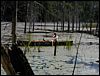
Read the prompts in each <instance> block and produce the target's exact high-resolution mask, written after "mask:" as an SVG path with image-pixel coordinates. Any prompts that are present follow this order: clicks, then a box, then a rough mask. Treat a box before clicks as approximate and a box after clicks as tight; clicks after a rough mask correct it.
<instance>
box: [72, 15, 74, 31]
mask: <svg viewBox="0 0 100 76" xmlns="http://www.w3.org/2000/svg"><path fill="white" fill-rule="evenodd" d="M72 32H74V16H73V17H72Z"/></svg>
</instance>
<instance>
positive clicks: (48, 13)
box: [1, 1, 99, 24]
mask: <svg viewBox="0 0 100 76" xmlns="http://www.w3.org/2000/svg"><path fill="white" fill-rule="evenodd" d="M13 7H14V1H1V21H12V12H13V9H14V8H13ZM98 17H99V1H18V4H17V21H19V22H24V21H25V19H26V18H27V21H30V18H31V19H32V21H35V22H41V21H42V22H55V21H56V22H57V21H58V22H59V21H61V22H62V24H63V22H64V21H65V22H73V21H74V22H76V23H77V22H78V20H80V21H81V22H97V21H98V19H99V18H98Z"/></svg>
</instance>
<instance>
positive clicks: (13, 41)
mask: <svg viewBox="0 0 100 76" xmlns="http://www.w3.org/2000/svg"><path fill="white" fill-rule="evenodd" d="M16 22H17V1H14V9H13V17H12V44H14V43H16Z"/></svg>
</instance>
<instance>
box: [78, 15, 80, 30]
mask: <svg viewBox="0 0 100 76" xmlns="http://www.w3.org/2000/svg"><path fill="white" fill-rule="evenodd" d="M78 31H80V15H79V28H78Z"/></svg>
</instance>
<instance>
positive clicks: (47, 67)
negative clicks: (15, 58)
mask: <svg viewBox="0 0 100 76" xmlns="http://www.w3.org/2000/svg"><path fill="white" fill-rule="evenodd" d="M21 25H23V26H21ZM19 27H20V28H19ZM23 28H24V23H23V24H20V23H19V24H18V26H17V35H21V34H23ZM3 29H4V26H3V27H2V26H1V41H2V42H3V41H5V40H7V39H6V38H5V39H4V37H3V35H4V34H6V35H9V37H10V35H11V26H10V24H9V26H8V27H7V29H6V30H5V31H4V30H3ZM52 29H53V28H52ZM19 30H21V31H19ZM40 34H41V35H43V33H36V35H40ZM49 35H52V33H49ZM57 35H58V36H59V37H58V41H60V40H63V41H65V40H66V39H68V37H69V36H70V35H71V36H72V39H71V40H73V43H74V45H73V46H72V47H71V49H70V50H68V49H67V48H66V46H57V52H56V56H54V46H50V47H39V48H40V52H38V47H30V51H29V52H27V54H26V57H27V59H28V61H29V63H30V66H31V68H32V70H33V72H34V73H35V75H72V72H73V67H74V63H75V56H76V52H77V50H76V47H77V43H78V42H79V38H80V35H81V34H80V33H57ZM32 39H38V40H40V39H41V40H42V39H43V37H34V36H32ZM45 39H49V38H45ZM49 40H50V39H49ZM8 41H9V40H8ZM90 42H92V43H93V44H91V43H90ZM75 44H76V45H75ZM20 48H21V49H23V51H24V49H25V48H24V47H20ZM98 58H99V38H98V37H96V36H92V35H88V34H84V33H83V34H82V39H81V43H80V46H79V52H78V58H77V64H76V68H75V73H74V74H75V75H99V63H97V62H95V61H97V60H98ZM5 74H6V73H5V71H4V70H3V68H2V66H1V75H5Z"/></svg>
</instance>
